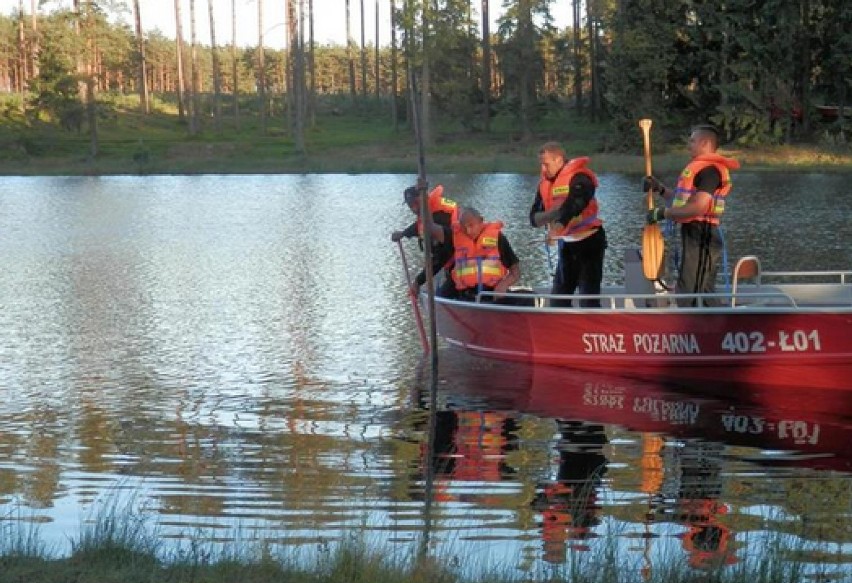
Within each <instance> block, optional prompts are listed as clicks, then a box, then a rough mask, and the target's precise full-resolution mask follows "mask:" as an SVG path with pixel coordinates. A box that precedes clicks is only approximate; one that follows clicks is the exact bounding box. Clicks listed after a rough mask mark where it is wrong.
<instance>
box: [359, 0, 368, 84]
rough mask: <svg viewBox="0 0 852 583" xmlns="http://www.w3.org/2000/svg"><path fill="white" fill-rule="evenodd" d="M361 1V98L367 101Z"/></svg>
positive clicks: (365, 45) (365, 46) (365, 56)
mask: <svg viewBox="0 0 852 583" xmlns="http://www.w3.org/2000/svg"><path fill="white" fill-rule="evenodd" d="M360 1H361V97H362V98H363V99H364V101H366V100H367V40H366V39H367V37H366V33H365V28H364V27H365V24H364V22H365V20H364V0H360Z"/></svg>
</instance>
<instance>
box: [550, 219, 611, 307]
mask: <svg viewBox="0 0 852 583" xmlns="http://www.w3.org/2000/svg"><path fill="white" fill-rule="evenodd" d="M605 252H606V232H605V231H604V228H603V227H601V228H600V229H598V231H597V232H596V233H595V234H594V235H591V236H589V237H586V238H585V239H583V240H582V241H576V242H573V243H568V242H564V241H563V242H562V243H561V244H560V245H559V264H558V265H557V266H556V273H555V274H554V276H553V288H552V289H551V293H553V294H565V295H571V294H573V293H574V292H575V291H579V292H580V294H588V295H597V294H600V293H601V280H603V263H604V253H605ZM550 305H551V306H555V307H571V305H572V301H571V300H570V299H565V300H562V299H559V300H551V301H550ZM600 306H601V303H600V300H580V307H582V308H599V307H600Z"/></svg>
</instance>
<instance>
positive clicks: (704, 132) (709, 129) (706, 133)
mask: <svg viewBox="0 0 852 583" xmlns="http://www.w3.org/2000/svg"><path fill="white" fill-rule="evenodd" d="M692 131H693V132H697V133H698V134H699V135H700V136H701V137H703V138H707V139H709V140H710V141H711V142H712V143H713V149H714V150H715V149H716V148H717V147H718V146H719V130H718V128H716V126H714V125H711V124H709V123H704V124H698V125H697V126H693V128H692Z"/></svg>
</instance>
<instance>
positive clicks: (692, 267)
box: [675, 221, 724, 307]
mask: <svg viewBox="0 0 852 583" xmlns="http://www.w3.org/2000/svg"><path fill="white" fill-rule="evenodd" d="M680 238H681V260H680V268H679V269H678V278H677V287H676V288H675V289H676V291H677V292H678V293H683V294H693V293H696V294H697V293H713V292H715V291H716V274H717V273H718V271H719V259H720V257H721V256H722V251H723V248H724V243H723V241H722V236H721V234H720V233H719V229H718V227H716V226H714V225H711V224H710V223H703V222H697V221H696V222H692V223H685V224H684V225H682V226H681V229H680ZM719 303H720V302H719V300H718V299H706V300H704V304H705V305H708V306H715V305H719ZM678 305H679V306H682V307H690V306H694V305H696V300H695V299H682V300H678Z"/></svg>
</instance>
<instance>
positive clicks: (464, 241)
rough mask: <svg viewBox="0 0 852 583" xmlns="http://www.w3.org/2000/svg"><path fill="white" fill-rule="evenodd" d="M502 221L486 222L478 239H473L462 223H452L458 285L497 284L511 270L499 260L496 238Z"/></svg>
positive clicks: (501, 226)
mask: <svg viewBox="0 0 852 583" xmlns="http://www.w3.org/2000/svg"><path fill="white" fill-rule="evenodd" d="M502 228H503V223H501V222H499V221H497V222H494V223H486V224H485V225H484V226H483V228H482V232H481V233H480V234H479V237H478V238H477V239H476V241H474V240H472V239H471V238H470V237H468V236H467V234H466V233H465V232H464V230H463V229H462V227H461V225H459V224H458V223H455V224H454V225H453V247H454V248H455V256H454V260H455V265H454V266H453V281H454V282H455V284H456V289H459V290H463V289H469V288H481V287H491V288H493V287H494V286H496V285H497V284H498V283H499V282H500V280H501V279H503V277H504V276H505V275H506V273H507V272H508V270H507V269H506V267H505V266H504V265H503V262H502V261H501V260H500V249H499V248H498V245H497V241H498V239H499V238H500V230H501V229H502Z"/></svg>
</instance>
